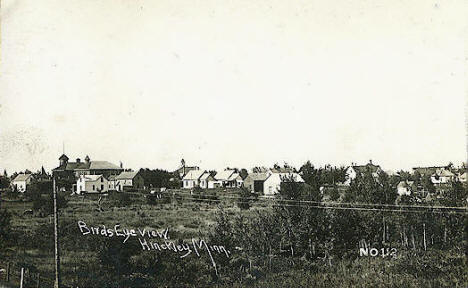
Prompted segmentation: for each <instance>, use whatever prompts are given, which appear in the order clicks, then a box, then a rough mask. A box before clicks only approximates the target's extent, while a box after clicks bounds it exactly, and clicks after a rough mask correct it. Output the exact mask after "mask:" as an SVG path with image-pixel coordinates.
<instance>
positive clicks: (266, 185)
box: [263, 173, 304, 195]
mask: <svg viewBox="0 0 468 288" xmlns="http://www.w3.org/2000/svg"><path fill="white" fill-rule="evenodd" d="M269 174H270V175H269V176H268V178H267V179H266V180H265V182H263V194H265V195H275V194H277V193H279V191H280V188H281V183H287V182H290V181H291V182H298V183H304V179H302V177H301V175H299V174H297V173H269Z"/></svg>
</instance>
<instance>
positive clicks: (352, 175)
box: [344, 160, 382, 185]
mask: <svg viewBox="0 0 468 288" xmlns="http://www.w3.org/2000/svg"><path fill="white" fill-rule="evenodd" d="M381 171H382V168H380V166H379V165H374V164H373V163H372V160H370V161H369V163H367V164H366V165H356V164H354V163H352V164H351V166H349V167H348V168H347V169H346V181H345V182H344V184H345V185H350V184H351V181H353V180H354V179H356V177H357V175H361V176H362V175H364V174H365V173H366V172H370V173H371V174H372V176H374V177H378V174H379V173H380V172H381Z"/></svg>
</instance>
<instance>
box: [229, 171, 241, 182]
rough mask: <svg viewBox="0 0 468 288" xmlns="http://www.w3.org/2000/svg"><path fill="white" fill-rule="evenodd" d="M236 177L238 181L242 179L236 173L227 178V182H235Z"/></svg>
mask: <svg viewBox="0 0 468 288" xmlns="http://www.w3.org/2000/svg"><path fill="white" fill-rule="evenodd" d="M238 177H240V179H242V177H241V176H240V174H239V173H237V172H236V173H233V174H232V175H231V176H230V177H229V179H228V180H229V181H234V180H236V179H237V178H238Z"/></svg>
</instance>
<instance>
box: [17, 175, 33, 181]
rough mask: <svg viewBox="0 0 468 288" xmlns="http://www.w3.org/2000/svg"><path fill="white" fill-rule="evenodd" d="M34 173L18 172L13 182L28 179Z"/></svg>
mask: <svg viewBox="0 0 468 288" xmlns="http://www.w3.org/2000/svg"><path fill="white" fill-rule="evenodd" d="M31 176H32V174H18V175H16V177H15V179H13V181H12V182H17V181H26V180H28V179H29V177H31Z"/></svg>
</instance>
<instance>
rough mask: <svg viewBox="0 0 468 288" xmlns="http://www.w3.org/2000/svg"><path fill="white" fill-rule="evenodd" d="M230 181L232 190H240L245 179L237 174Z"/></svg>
mask: <svg viewBox="0 0 468 288" xmlns="http://www.w3.org/2000/svg"><path fill="white" fill-rule="evenodd" d="M228 181H229V183H230V185H231V187H232V188H240V187H242V186H243V185H244V179H242V176H241V175H240V174H239V173H237V172H236V173H234V174H232V175H231V177H230V178H229V179H228Z"/></svg>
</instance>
